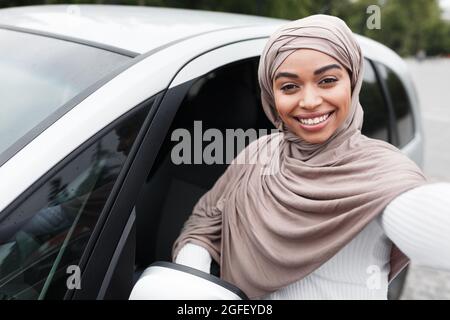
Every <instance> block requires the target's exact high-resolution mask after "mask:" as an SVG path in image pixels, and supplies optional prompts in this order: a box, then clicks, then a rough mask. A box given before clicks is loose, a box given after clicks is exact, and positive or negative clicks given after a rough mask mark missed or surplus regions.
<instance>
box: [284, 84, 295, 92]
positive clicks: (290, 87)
mask: <svg viewBox="0 0 450 320" xmlns="http://www.w3.org/2000/svg"><path fill="white" fill-rule="evenodd" d="M294 87H295V85H293V84H287V85H285V86H283V87H281V90H282V91H286V90H290V89H293V88H294Z"/></svg>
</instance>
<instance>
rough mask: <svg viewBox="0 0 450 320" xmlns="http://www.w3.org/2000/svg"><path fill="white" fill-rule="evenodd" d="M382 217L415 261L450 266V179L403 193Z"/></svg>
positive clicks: (394, 239)
mask: <svg viewBox="0 0 450 320" xmlns="http://www.w3.org/2000/svg"><path fill="white" fill-rule="evenodd" d="M379 221H380V224H381V226H382V228H383V229H384V232H385V233H386V235H387V237H388V238H390V239H391V241H392V242H394V243H395V245H396V246H397V247H398V248H399V249H400V250H401V251H402V252H403V253H404V254H405V255H406V256H408V258H409V259H410V260H411V262H413V263H414V264H417V265H422V266H428V267H433V268H439V269H446V270H450V183H447V182H437V183H432V184H426V185H423V186H420V187H417V188H414V189H411V190H408V191H407V192H405V193H402V194H401V195H400V196H398V197H397V198H395V199H394V200H393V201H392V202H391V203H390V204H389V205H388V206H387V207H386V208H385V210H384V212H383V214H381V215H380V216H379Z"/></svg>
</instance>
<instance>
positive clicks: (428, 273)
mask: <svg viewBox="0 0 450 320" xmlns="http://www.w3.org/2000/svg"><path fill="white" fill-rule="evenodd" d="M407 62H408V65H409V67H410V70H411V73H412V76H413V79H414V82H415V84H416V88H417V91H418V93H419V99H420V102H421V107H422V118H423V125H424V134H425V159H424V171H425V173H426V174H427V175H428V176H429V177H431V178H433V179H435V180H436V181H448V182H450V79H449V75H450V59H432V60H425V61H423V62H418V61H415V60H407ZM401 299H450V271H443V270H434V269H430V268H425V267H419V266H415V265H411V266H410V269H409V271H408V276H407V280H406V284H405V287H404V290H403V294H402V296H401Z"/></svg>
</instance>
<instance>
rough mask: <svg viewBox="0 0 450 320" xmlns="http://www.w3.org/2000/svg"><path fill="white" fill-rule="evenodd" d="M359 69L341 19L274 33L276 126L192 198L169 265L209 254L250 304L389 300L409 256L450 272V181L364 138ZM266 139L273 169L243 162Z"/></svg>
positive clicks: (268, 71) (268, 89)
mask: <svg viewBox="0 0 450 320" xmlns="http://www.w3.org/2000/svg"><path fill="white" fill-rule="evenodd" d="M363 71H364V57H363V55H362V52H361V49H360V47H359V44H358V43H357V41H356V40H355V38H354V36H353V33H352V32H351V30H350V29H349V28H348V27H347V25H346V24H345V23H344V22H343V21H342V20H340V19H339V18H337V17H333V16H327V15H314V16H310V17H306V18H303V19H299V20H295V21H291V22H289V23H287V24H286V25H284V26H282V27H281V28H279V29H278V30H277V31H275V32H274V33H273V34H272V36H271V37H270V38H269V40H268V42H267V44H266V46H265V48H264V50H263V52H262V55H261V59H260V62H259V69H258V79H259V84H260V86H261V100H262V106H263V109H264V112H265V114H266V115H267V117H268V118H269V120H270V121H271V122H272V123H273V124H274V125H275V127H277V128H278V129H279V130H280V132H278V133H274V134H271V135H267V136H264V137H262V138H259V139H258V140H257V141H256V142H255V143H251V144H250V145H249V146H248V147H247V148H246V152H242V153H241V154H239V155H238V156H237V157H236V158H235V160H234V161H233V162H232V163H231V164H230V166H229V167H228V168H227V170H226V171H225V173H224V174H223V175H222V176H221V177H220V178H219V180H218V181H217V182H216V184H215V185H214V186H213V188H212V189H211V190H210V191H208V192H207V193H206V194H205V195H203V197H202V198H200V200H199V201H198V202H197V204H196V206H195V207H194V209H193V212H192V214H191V216H190V217H189V219H188V221H186V223H185V225H184V228H183V230H182V232H181V234H180V236H179V237H178V239H177V240H176V242H175V244H174V246H173V259H174V260H175V261H176V262H179V263H183V264H188V265H190V266H193V267H198V268H199V269H202V270H204V271H207V272H208V268H209V266H208V264H209V261H210V260H211V258H212V259H213V260H215V261H216V262H217V263H218V264H219V265H220V276H221V277H222V278H223V279H225V280H227V281H229V282H231V283H232V284H235V285H236V286H238V287H239V288H241V289H242V290H243V291H244V292H245V293H246V294H247V295H248V296H249V297H250V298H253V299H260V298H263V299H280V298H281V299H283V298H284V299H286V298H288V299H387V288H388V284H389V283H390V281H392V279H394V278H395V277H396V276H397V274H398V273H399V272H400V271H401V270H402V269H403V268H404V267H405V266H406V264H407V263H408V257H409V258H411V259H413V260H415V261H417V262H422V263H428V264H429V265H430V264H431V265H435V266H442V267H448V268H450V263H449V262H448V261H450V247H449V243H450V241H449V240H450V239H449V234H450V220H449V218H448V217H449V216H450V215H449V214H448V206H449V203H448V199H449V198H450V185H449V184H445V183H444V184H431V183H430V181H429V180H428V179H427V177H426V176H425V175H424V174H423V172H422V171H421V170H420V168H419V167H418V166H417V165H416V164H415V163H414V162H413V161H412V160H410V159H409V158H408V157H407V156H406V155H404V154H403V153H402V152H401V151H400V150H399V149H397V148H396V147H394V146H393V145H391V144H389V143H387V142H384V141H381V140H376V139H371V138H369V137H367V136H365V135H363V134H362V133H361V128H362V124H363V109H362V106H361V104H360V102H359V93H360V90H361V85H362V82H363V77H364V75H363V74H364V72H363ZM380 110H381V109H380ZM273 141H275V142H276V144H277V146H278V148H276V149H275V150H273V152H272V158H271V159H272V161H271V163H270V165H271V166H276V165H278V164H279V170H272V172H273V174H271V175H264V174H262V173H261V168H260V167H259V166H258V164H254V165H253V164H251V165H240V163H242V162H241V161H240V160H241V159H240V158H241V157H244V156H245V155H246V154H247V153H250V154H251V155H260V154H263V153H267V149H268V145H269V144H270V143H272V142H273ZM275 160H277V161H275ZM424 199H428V200H424ZM431 211H433V212H434V211H435V212H434V214H433V213H432V212H431ZM430 217H432V218H430ZM430 239H431V240H430ZM199 247H200V248H199ZM400 249H401V250H403V251H401V250H400ZM427 252H433V253H435V254H433V256H430V255H427ZM439 253H440V254H441V255H442V256H443V257H444V258H436V257H438V256H439Z"/></svg>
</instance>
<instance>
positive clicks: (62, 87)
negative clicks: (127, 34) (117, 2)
mask: <svg viewBox="0 0 450 320" xmlns="http://www.w3.org/2000/svg"><path fill="white" fill-rule="evenodd" d="M0 48H1V50H0V70H1V72H0V83H1V85H0V97H1V99H0V159H1V158H2V157H1V156H2V153H4V152H5V151H6V150H7V149H8V148H10V147H12V145H13V144H14V143H15V142H17V141H18V140H19V139H21V138H22V137H23V136H24V135H26V134H27V133H29V132H30V131H31V130H32V129H33V128H35V127H36V126H38V125H39V124H40V123H42V122H43V121H44V120H45V119H46V118H48V117H49V116H50V115H52V114H53V113H54V112H56V111H57V110H58V109H59V108H60V107H61V106H63V105H64V104H65V103H67V102H68V101H69V100H70V99H72V98H74V97H75V96H76V95H77V94H79V93H80V92H81V91H83V90H84V89H86V88H88V87H89V86H90V85H92V84H94V83H95V82H96V81H98V80H99V79H101V78H103V77H104V76H105V75H107V74H108V73H110V72H111V71H112V70H114V69H116V68H117V67H118V66H121V65H123V64H124V63H125V62H127V61H129V60H130V58H129V57H126V56H123V55H119V54H117V53H113V52H109V51H106V50H101V49H97V48H93V47H90V46H86V45H81V44H77V43H73V42H69V41H63V40H58V39H53V38H47V37H43V36H38V35H33V34H27V33H22V32H15V31H10V30H2V29H0Z"/></svg>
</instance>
